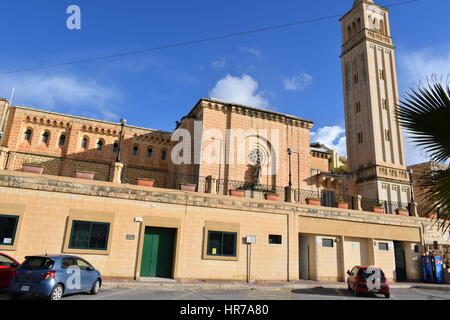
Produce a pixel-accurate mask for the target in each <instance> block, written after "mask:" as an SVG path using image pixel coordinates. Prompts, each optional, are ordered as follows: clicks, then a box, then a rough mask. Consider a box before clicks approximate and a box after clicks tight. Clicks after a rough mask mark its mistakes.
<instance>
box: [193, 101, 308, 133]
mask: <svg viewBox="0 0 450 320" xmlns="http://www.w3.org/2000/svg"><path fill="white" fill-rule="evenodd" d="M205 108H207V109H211V110H216V111H221V112H223V113H226V112H229V111H231V112H232V113H235V114H240V115H244V116H248V117H252V118H257V119H263V120H268V121H276V122H280V123H284V124H287V125H290V126H294V127H300V128H305V129H309V130H310V129H312V127H313V126H314V122H312V121H309V120H305V119H301V118H298V117H295V116H291V115H287V114H284V113H279V112H275V111H270V110H264V109H259V108H255V107H250V106H245V105H241V104H236V103H230V102H225V101H220V100H216V99H200V101H199V102H198V103H197V105H196V106H195V107H194V108H193V109H192V111H191V112H190V113H189V116H191V115H194V114H198V113H199V112H200V111H201V110H203V109H205Z"/></svg>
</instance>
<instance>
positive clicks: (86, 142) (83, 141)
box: [81, 137, 89, 149]
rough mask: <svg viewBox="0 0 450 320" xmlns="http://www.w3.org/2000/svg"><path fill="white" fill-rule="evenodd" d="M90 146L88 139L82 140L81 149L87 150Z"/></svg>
mask: <svg viewBox="0 0 450 320" xmlns="http://www.w3.org/2000/svg"><path fill="white" fill-rule="evenodd" d="M88 146H89V141H88V138H86V137H85V138H83V140H81V148H82V149H87V148H88Z"/></svg>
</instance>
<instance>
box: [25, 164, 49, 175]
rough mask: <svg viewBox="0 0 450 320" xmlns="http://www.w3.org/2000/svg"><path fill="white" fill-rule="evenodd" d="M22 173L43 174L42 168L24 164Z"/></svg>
mask: <svg viewBox="0 0 450 320" xmlns="http://www.w3.org/2000/svg"><path fill="white" fill-rule="evenodd" d="M22 171H23V172H29V173H38V174H42V173H43V172H44V167H43V166H39V165H34V164H24V165H23V167H22Z"/></svg>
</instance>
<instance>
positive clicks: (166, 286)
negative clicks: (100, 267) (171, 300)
mask: <svg viewBox="0 0 450 320" xmlns="http://www.w3.org/2000/svg"><path fill="white" fill-rule="evenodd" d="M102 287H103V288H107V289H136V290H144V289H145V290H169V291H170V290H172V291H175V290H184V289H188V290H189V289H190V290H224V291H226V290H228V291H232V290H253V291H282V290H288V289H289V290H301V289H320V288H322V289H347V285H346V284H287V285H280V286H256V285H245V284H239V283H199V284H196V283H159V282H150V283H145V282H104V283H103V285H102ZM391 288H392V289H426V290H449V291H450V286H448V287H444V286H439V287H431V286H422V285H408V284H393V285H391Z"/></svg>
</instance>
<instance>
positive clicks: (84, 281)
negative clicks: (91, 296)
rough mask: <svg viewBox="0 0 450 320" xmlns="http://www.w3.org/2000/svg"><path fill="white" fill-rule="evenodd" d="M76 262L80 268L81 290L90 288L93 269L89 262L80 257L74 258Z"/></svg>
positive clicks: (92, 283) (93, 279) (93, 274)
mask: <svg viewBox="0 0 450 320" xmlns="http://www.w3.org/2000/svg"><path fill="white" fill-rule="evenodd" d="M76 263H77V265H78V267H79V268H80V274H81V288H82V290H83V291H84V290H89V289H91V288H92V286H93V285H94V281H95V271H94V270H95V269H94V268H93V267H92V266H91V264H90V263H89V262H87V261H86V260H84V259H81V258H76Z"/></svg>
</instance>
